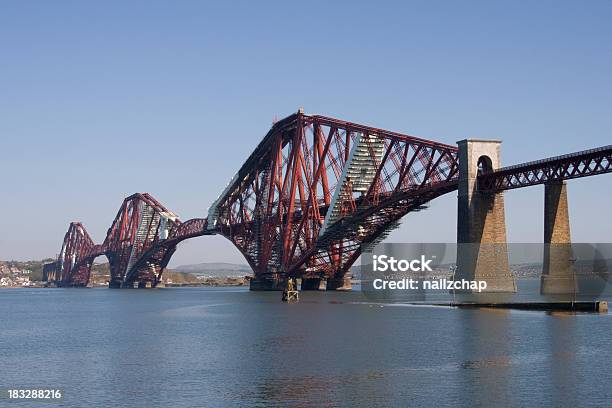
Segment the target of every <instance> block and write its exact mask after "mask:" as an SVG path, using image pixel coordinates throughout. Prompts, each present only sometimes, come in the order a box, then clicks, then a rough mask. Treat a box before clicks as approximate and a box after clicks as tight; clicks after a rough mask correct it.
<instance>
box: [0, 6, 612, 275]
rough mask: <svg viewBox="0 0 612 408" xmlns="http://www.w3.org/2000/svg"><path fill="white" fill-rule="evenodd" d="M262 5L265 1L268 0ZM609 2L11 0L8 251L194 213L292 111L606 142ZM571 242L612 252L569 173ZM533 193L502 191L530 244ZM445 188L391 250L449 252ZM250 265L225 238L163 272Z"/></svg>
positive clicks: (515, 147) (430, 132)
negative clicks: (77, 228) (80, 231)
mask: <svg viewBox="0 0 612 408" xmlns="http://www.w3.org/2000/svg"><path fill="white" fill-rule="evenodd" d="M264 3H265V5H264ZM611 21H612V2H610V1H588V2H578V1H560V0H555V1H537V2H533V1H517V0H513V1H461V2H459V1H447V2H443V1H406V2H374V1H368V2H359V1H350V2H349V1H347V2H341V1H336V2H328V1H321V2H315V1H304V2H287V1H283V2H253V1H243V2H232V1H217V2H205V1H166V2H159V1H130V2H126V1H114V2H113V1H104V2H81V1H59V0H58V1H42V0H41V1H15V2H8V1H5V2H2V3H1V4H0V153H1V159H0V191H1V194H0V214H1V215H0V259H5V260H6V259H18V260H26V259H40V258H43V257H47V256H55V254H56V253H57V252H58V251H59V249H60V245H61V241H62V238H63V235H64V233H65V231H66V229H67V227H68V223H69V222H70V221H73V220H79V221H82V222H83V223H84V224H85V226H86V227H87V229H88V230H89V232H90V234H91V235H92V237H93V238H94V240H95V241H97V242H101V241H102V240H103V239H104V236H105V233H106V229H107V228H108V227H109V225H110V223H111V221H112V219H113V218H114V216H115V214H116V212H117V210H118V208H119V205H120V204H121V201H122V200H123V198H124V197H125V196H127V195H129V194H131V193H134V192H138V191H141V192H145V191H146V192H149V193H151V194H152V195H154V196H155V197H156V198H157V199H158V200H159V201H161V202H162V203H164V204H165V205H166V206H167V207H169V208H170V209H172V210H173V211H175V212H176V213H177V214H179V216H180V217H181V218H182V219H183V220H186V219H189V218H193V217H202V216H204V215H205V211H206V209H207V208H208V206H209V205H210V203H211V202H212V201H213V200H214V198H215V197H216V196H217V195H218V194H219V192H220V191H221V190H222V188H223V187H224V186H225V184H226V183H227V181H228V180H229V179H230V178H231V176H232V175H233V174H234V172H235V171H236V170H237V169H238V168H239V167H240V165H241V164H242V162H243V160H244V159H245V158H246V156H247V154H248V153H249V152H250V151H251V150H252V148H253V147H254V146H255V145H256V144H257V143H258V141H259V140H260V139H261V138H262V137H263V135H264V134H265V133H266V131H267V130H268V129H269V127H270V125H271V123H272V120H273V119H274V118H275V117H278V118H282V117H284V116H286V115H288V114H290V113H292V112H294V111H296V110H297V109H298V107H301V106H303V107H304V109H305V110H306V112H307V113H319V114H325V115H329V116H335V117H339V118H342V119H346V120H351V121H354V122H359V123H364V124H369V125H374V126H377V127H382V128H386V129H390V130H395V131H399V132H405V133H410V134H414V135H419V136H422V137H425V138H430V139H434V140H438V141H442V142H447V143H454V142H456V141H457V140H460V139H464V138H466V137H473V138H500V139H503V145H502V160H503V162H504V164H514V163H518V162H523V161H528V160H532V159H538V158H543V157H548V156H551V155H557V154H562V153H566V152H572V151H576V150H582V149H585V148H591V147H596V146H601V145H606V144H611V143H612V24H611V23H610V22H611ZM569 194H570V195H569V200H570V216H571V220H572V225H571V227H572V237H573V240H574V241H576V242H610V241H612V239H611V238H612V237H611V235H612V233H611V232H610V231H612V216H610V208H611V207H612V176H606V175H604V176H597V177H592V178H587V179H582V180H575V181H571V182H570V185H569ZM542 211H543V187H541V186H538V187H531V188H528V189H522V190H520V191H510V192H508V193H506V214H507V224H508V235H509V239H510V240H512V241H515V242H541V241H542V236H543V220H542V218H543V217H542ZM455 226H456V194H454V193H452V194H449V195H447V196H445V197H442V198H440V199H438V200H437V201H434V202H433V203H432V205H431V208H430V209H429V210H428V211H424V212H421V213H418V214H412V215H408V216H407V217H405V219H404V221H403V226H402V228H401V229H400V230H398V231H397V232H395V233H394V234H392V235H391V236H390V238H389V239H388V241H396V242H397V241H412V242H415V241H416V242H454V241H455V239H456V236H455ZM219 261H225V262H243V260H242V259H241V257H240V255H239V253H238V251H237V250H235V249H234V248H233V247H232V246H231V244H230V243H229V242H228V241H226V240H224V239H223V238H221V237H202V238H198V239H194V240H191V241H188V242H186V243H184V244H183V245H182V246H181V247H180V248H179V250H178V251H177V253H176V255H175V257H174V258H173V260H172V261H171V266H172V265H177V264H181V263H194V262H219Z"/></svg>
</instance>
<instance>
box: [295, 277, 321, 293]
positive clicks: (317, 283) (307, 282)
mask: <svg viewBox="0 0 612 408" xmlns="http://www.w3.org/2000/svg"><path fill="white" fill-rule="evenodd" d="M325 288H326V284H325V280H323V279H321V278H302V284H301V285H300V290H325Z"/></svg>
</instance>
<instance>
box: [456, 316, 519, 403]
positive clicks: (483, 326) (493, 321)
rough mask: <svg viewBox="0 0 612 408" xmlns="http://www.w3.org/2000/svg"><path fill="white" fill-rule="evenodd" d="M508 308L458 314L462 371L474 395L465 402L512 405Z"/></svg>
mask: <svg viewBox="0 0 612 408" xmlns="http://www.w3.org/2000/svg"><path fill="white" fill-rule="evenodd" d="M509 313H510V312H508V311H507V310H497V309H487V310H465V311H464V313H461V314H460V315H459V316H458V318H459V319H460V321H461V328H462V330H461V331H460V332H459V333H457V340H458V343H459V344H458V347H459V348H460V350H461V353H462V355H463V356H464V361H463V362H462V364H461V368H462V369H463V370H461V371H460V372H459V376H460V381H461V382H462V384H463V387H462V388H463V389H464V390H465V393H469V394H473V395H474V398H470V399H467V400H463V401H462V402H463V406H466V407H474V406H482V407H510V406H513V400H512V392H511V390H510V389H509V387H508V383H509V382H510V380H511V377H512V375H513V372H512V367H511V356H512V344H511V337H510V336H509V332H510V330H511V329H510V323H509V318H508V316H509Z"/></svg>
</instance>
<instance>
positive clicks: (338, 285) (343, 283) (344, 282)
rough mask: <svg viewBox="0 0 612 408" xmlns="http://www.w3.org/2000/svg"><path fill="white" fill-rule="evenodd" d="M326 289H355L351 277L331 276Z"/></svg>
mask: <svg viewBox="0 0 612 408" xmlns="http://www.w3.org/2000/svg"><path fill="white" fill-rule="evenodd" d="M326 290H338V291H349V290H353V284H352V283H351V278H349V277H343V278H329V279H327V285H326Z"/></svg>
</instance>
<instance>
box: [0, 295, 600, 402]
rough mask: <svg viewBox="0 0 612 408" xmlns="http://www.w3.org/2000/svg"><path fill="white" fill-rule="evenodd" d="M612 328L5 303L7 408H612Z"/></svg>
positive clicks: (134, 298)
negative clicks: (57, 392)
mask: <svg viewBox="0 0 612 408" xmlns="http://www.w3.org/2000/svg"><path fill="white" fill-rule="evenodd" d="M611 340H612V314H607V315H597V314H579V315H567V314H558V315H550V314H546V313H543V312H518V311H491V310H459V309H450V308H443V307H425V306H406V305H392V304H377V303H372V302H370V301H368V299H366V298H365V297H363V295H362V294H361V293H360V292H358V291H354V292H352V293H331V292H328V293H324V292H303V293H301V301H300V302H299V303H298V304H291V305H288V304H284V303H282V302H280V294H279V293H264V292H249V291H248V290H246V289H242V288H239V289H234V288H232V289H230V288H167V289H159V290H109V289H15V290H1V291H0V388H7V387H15V388H22V387H37V388H40V387H44V388H49V387H53V388H62V389H64V391H65V399H64V401H63V402H61V403H48V404H47V403H41V402H31V403H21V402H17V403H16V402H8V401H6V400H4V401H2V400H0V405H2V404H4V405H5V406H34V407H40V406H46V405H55V406H68V407H82V406H92V407H106V406H108V407H112V406H130V407H161V406H172V407H199V406H202V407H206V406H214V407H216V406H219V407H222V406H299V407H309V406H351V407H370V406H437V407H442V406H465V407H479V406H482V407H493V406H496V407H504V406H521V407H524V406H533V407H547V406H550V407H559V406H567V407H575V406H610V405H611V404H612V400H611V398H612V391H611V390H610V379H611V375H610V362H611V361H612V344H611Z"/></svg>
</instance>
